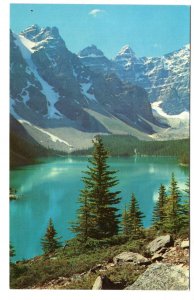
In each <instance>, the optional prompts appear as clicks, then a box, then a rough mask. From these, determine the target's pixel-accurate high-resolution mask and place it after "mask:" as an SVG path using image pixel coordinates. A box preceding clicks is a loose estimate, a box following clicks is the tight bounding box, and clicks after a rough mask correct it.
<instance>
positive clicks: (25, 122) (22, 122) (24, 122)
mask: <svg viewBox="0 0 194 300" xmlns="http://www.w3.org/2000/svg"><path fill="white" fill-rule="evenodd" d="M18 121H19V122H20V123H21V124H27V125H29V126H31V127H33V128H35V129H37V130H39V131H41V132H42V133H44V134H46V135H48V136H49V138H50V139H51V141H52V142H54V143H56V142H60V143H64V144H65V145H66V146H68V147H70V148H72V145H70V144H69V143H68V142H66V141H65V140H62V139H60V138H59V137H58V136H56V135H54V134H52V133H50V132H48V131H46V130H44V129H42V128H40V127H38V126H35V125H34V124H32V123H30V122H29V121H26V120H23V119H18Z"/></svg>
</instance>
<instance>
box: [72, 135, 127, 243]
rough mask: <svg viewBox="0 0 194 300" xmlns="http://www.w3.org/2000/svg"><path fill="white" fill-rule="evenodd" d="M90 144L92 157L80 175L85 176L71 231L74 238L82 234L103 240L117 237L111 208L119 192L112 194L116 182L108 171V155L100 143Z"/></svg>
mask: <svg viewBox="0 0 194 300" xmlns="http://www.w3.org/2000/svg"><path fill="white" fill-rule="evenodd" d="M93 144H94V151H93V155H92V158H91V159H89V160H88V162H89V166H88V167H87V171H85V172H84V173H85V175H86V176H84V177H83V178H82V180H83V183H84V190H83V191H82V193H81V196H80V203H81V207H80V209H79V211H78V220H77V222H76V225H75V226H73V228H72V230H73V231H74V232H76V233H77V236H80V235H82V236H83V232H85V238H86V237H90V238H94V239H103V238H108V237H112V236H113V235H116V234H118V231H119V217H120V215H119V214H118V208H117V207H115V205H116V204H118V203H119V202H120V200H121V198H120V197H119V194H120V191H112V188H114V187H115V186H116V185H117V183H118V180H117V179H116V178H115V173H116V171H112V170H110V169H109V165H108V163H107V159H108V152H107V150H106V149H105V148H104V145H103V143H102V139H101V138H100V137H97V138H96V139H95V140H94V141H93ZM84 198H85V200H86V199H87V201H86V202H87V204H86V202H84V201H85V200H84ZM80 212H81V214H80ZM86 220H87V222H86ZM88 220H89V222H88ZM86 227H87V228H86ZM86 232H87V234H86Z"/></svg>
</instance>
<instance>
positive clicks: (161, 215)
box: [152, 184, 167, 230]
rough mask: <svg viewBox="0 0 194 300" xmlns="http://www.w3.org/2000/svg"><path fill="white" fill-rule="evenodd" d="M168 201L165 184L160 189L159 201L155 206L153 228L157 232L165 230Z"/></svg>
mask: <svg viewBox="0 0 194 300" xmlns="http://www.w3.org/2000/svg"><path fill="white" fill-rule="evenodd" d="M166 201H167V195H166V188H165V186H164V185H163V184H161V186H160V189H159V196H158V201H157V203H156V205H155V208H154V210H153V216H152V222H153V226H154V228H155V229H157V230H164V224H165V205H166Z"/></svg>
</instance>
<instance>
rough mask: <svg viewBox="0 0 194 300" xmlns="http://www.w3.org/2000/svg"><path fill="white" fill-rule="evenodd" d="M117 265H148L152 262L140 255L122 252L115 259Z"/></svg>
mask: <svg viewBox="0 0 194 300" xmlns="http://www.w3.org/2000/svg"><path fill="white" fill-rule="evenodd" d="M113 262H114V263H115V264H118V263H126V262H131V263H133V264H138V265H147V264H149V263H150V261H149V260H148V259H147V258H145V257H144V256H142V255H141V254H139V253H134V252H122V253H120V254H119V255H117V256H115V257H114V258H113Z"/></svg>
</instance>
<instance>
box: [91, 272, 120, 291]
mask: <svg viewBox="0 0 194 300" xmlns="http://www.w3.org/2000/svg"><path fill="white" fill-rule="evenodd" d="M112 289H116V285H115V284H114V282H112V281H111V280H110V279H109V278H108V277H107V276H106V275H100V276H98V277H97V278H96V280H95V282H94V285H93V287H92V290H112Z"/></svg>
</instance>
